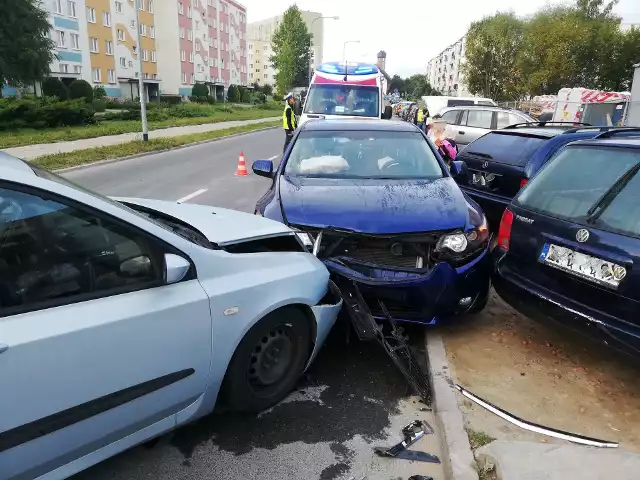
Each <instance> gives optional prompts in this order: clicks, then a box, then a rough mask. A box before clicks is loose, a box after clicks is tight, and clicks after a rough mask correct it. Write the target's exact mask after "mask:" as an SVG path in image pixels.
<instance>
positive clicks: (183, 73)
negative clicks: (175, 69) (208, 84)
mask: <svg viewBox="0 0 640 480" xmlns="http://www.w3.org/2000/svg"><path fill="white" fill-rule="evenodd" d="M186 83H187V74H186V73H185V72H182V84H183V85H184V84H186Z"/></svg>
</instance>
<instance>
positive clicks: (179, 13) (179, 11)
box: [178, 3, 187, 83]
mask: <svg viewBox="0 0 640 480" xmlns="http://www.w3.org/2000/svg"><path fill="white" fill-rule="evenodd" d="M178 15H184V7H183V6H182V4H181V3H179V4H178ZM182 83H187V82H182Z"/></svg>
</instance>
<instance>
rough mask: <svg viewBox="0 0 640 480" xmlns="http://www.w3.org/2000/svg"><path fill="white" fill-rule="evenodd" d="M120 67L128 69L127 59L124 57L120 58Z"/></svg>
mask: <svg viewBox="0 0 640 480" xmlns="http://www.w3.org/2000/svg"><path fill="white" fill-rule="evenodd" d="M120 66H121V67H122V68H127V59H126V58H124V57H120Z"/></svg>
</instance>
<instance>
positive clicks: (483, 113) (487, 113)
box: [467, 110, 493, 129]
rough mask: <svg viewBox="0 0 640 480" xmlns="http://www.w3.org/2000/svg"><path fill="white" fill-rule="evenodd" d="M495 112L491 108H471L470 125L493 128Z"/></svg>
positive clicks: (468, 122)
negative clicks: (492, 122) (492, 121)
mask: <svg viewBox="0 0 640 480" xmlns="http://www.w3.org/2000/svg"><path fill="white" fill-rule="evenodd" d="M492 119H493V112H492V111H491V110H469V117H468V118H467V126H468V127H476V128H487V129H489V128H491V120H492Z"/></svg>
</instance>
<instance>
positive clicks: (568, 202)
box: [516, 145, 640, 238]
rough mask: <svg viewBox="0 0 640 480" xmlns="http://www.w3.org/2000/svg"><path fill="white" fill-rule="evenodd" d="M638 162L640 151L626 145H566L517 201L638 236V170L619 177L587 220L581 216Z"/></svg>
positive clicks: (639, 186) (539, 209)
mask: <svg viewBox="0 0 640 480" xmlns="http://www.w3.org/2000/svg"><path fill="white" fill-rule="evenodd" d="M639 162H640V155H639V154H638V152H637V150H635V149H631V148H629V149H626V148H624V149H623V148H615V147H614V148H611V147H604V146H603V147H590V146H580V145H576V146H568V147H565V148H564V149H562V150H560V152H559V153H558V154H557V155H556V156H555V157H554V158H553V159H552V160H551V161H549V162H547V164H546V165H545V166H544V167H543V168H542V169H541V170H540V172H539V173H538V175H536V181H535V182H531V183H530V185H528V186H527V188H526V189H524V190H523V191H522V193H521V194H520V196H519V197H518V198H517V200H516V202H517V203H518V204H519V205H522V206H523V207H524V208H527V209H530V210H533V211H537V212H542V213H545V214H548V215H550V216H553V217H557V218H561V219H565V220H569V221H571V222H575V223H579V224H582V225H585V226H587V227H588V228H598V229H602V230H607V231H610V232H615V233H620V234H622V235H627V236H631V237H636V238H640V222H638V218H639V213H638V206H639V205H640V202H639V201H638V200H639V199H638V192H640V174H638V173H636V174H635V175H631V176H630V177H629V178H627V181H623V182H622V183H621V184H620V185H619V187H620V190H619V191H618V192H617V194H614V195H612V196H613V198H611V197H609V199H608V200H607V201H605V202H602V201H601V202H600V205H601V208H598V209H596V210H595V212H596V214H597V215H596V217H595V218H593V219H592V221H591V223H587V222H586V216H587V215H588V212H589V210H590V209H591V208H593V206H594V205H596V204H597V203H598V201H599V200H600V199H602V197H603V195H605V192H610V191H611V188H612V187H613V185H614V184H615V182H616V181H617V180H618V179H620V178H622V177H623V175H625V174H627V173H629V174H630V173H632V171H631V170H632V169H633V168H634V167H635V166H637V165H638V163H639ZM577 172H579V174H576V173H577ZM612 193H613V192H612ZM609 200H611V202H609Z"/></svg>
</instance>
